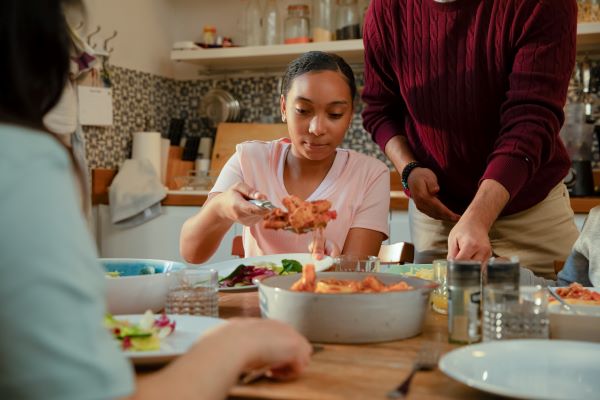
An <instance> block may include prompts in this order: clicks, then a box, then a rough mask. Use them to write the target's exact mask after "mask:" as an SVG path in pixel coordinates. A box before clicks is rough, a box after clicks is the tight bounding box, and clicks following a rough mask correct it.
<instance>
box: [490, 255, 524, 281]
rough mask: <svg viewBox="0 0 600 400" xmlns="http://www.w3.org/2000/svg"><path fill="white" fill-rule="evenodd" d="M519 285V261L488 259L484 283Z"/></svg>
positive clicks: (515, 259)
mask: <svg viewBox="0 0 600 400" xmlns="http://www.w3.org/2000/svg"><path fill="white" fill-rule="evenodd" d="M510 282H512V283H516V284H517V285H518V283H519V260H518V259H517V258H514V259H512V260H503V259H499V258H495V257H493V258H490V260H489V261H488V264H487V267H486V278H485V279H484V283H488V284H491V283H510Z"/></svg>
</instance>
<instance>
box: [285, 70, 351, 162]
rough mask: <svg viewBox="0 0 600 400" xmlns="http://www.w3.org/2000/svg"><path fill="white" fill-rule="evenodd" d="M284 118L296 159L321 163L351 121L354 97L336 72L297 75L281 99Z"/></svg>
mask: <svg viewBox="0 0 600 400" xmlns="http://www.w3.org/2000/svg"><path fill="white" fill-rule="evenodd" d="M281 115H283V116H284V118H285V120H286V121H287V125H288V132H289V135H290V138H291V141H292V149H293V151H294V155H295V156H296V157H300V158H305V159H308V160H314V161H321V160H325V159H327V158H328V157H331V156H332V155H333V154H334V153H335V149H336V147H338V145H339V144H340V143H342V140H344V135H345V134H346V130H347V129H348V126H349V125H350V121H351V120H352V115H353V108H352V95H351V92H350V86H349V85H348V83H347V81H346V79H345V77H344V75H343V74H342V73H341V72H337V71H316V72H308V73H305V74H302V75H300V76H297V77H296V78H294V80H293V81H292V85H291V87H290V90H289V92H288V94H287V97H284V96H281Z"/></svg>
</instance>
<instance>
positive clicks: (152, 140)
mask: <svg viewBox="0 0 600 400" xmlns="http://www.w3.org/2000/svg"><path fill="white" fill-rule="evenodd" d="M160 156H161V137H160V133H159V132H134V134H133V148H132V149H131V158H132V159H133V160H142V159H144V158H146V159H148V160H150V162H151V163H152V166H153V167H154V170H155V171H156V176H157V177H158V178H159V179H160V176H161V164H160Z"/></svg>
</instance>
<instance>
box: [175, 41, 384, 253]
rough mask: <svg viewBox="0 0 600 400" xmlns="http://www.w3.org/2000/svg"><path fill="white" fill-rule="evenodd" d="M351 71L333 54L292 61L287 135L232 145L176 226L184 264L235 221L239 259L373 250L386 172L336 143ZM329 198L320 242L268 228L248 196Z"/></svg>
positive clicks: (347, 113) (352, 90)
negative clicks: (329, 215)
mask: <svg viewBox="0 0 600 400" xmlns="http://www.w3.org/2000/svg"><path fill="white" fill-rule="evenodd" d="M355 94H356V84H355V81H354V74H353V72H352V69H351V68H350V66H348V64H347V63H346V62H345V61H344V60H343V59H342V58H341V57H339V56H337V55H334V54H329V53H323V52H309V53H306V54H303V55H302V56H300V57H298V58H297V59H296V60H294V61H292V62H291V63H290V64H289V66H288V69H287V72H286V74H285V76H284V78H283V82H282V93H281V100H280V101H281V115H282V120H283V121H284V122H287V126H288V133H289V138H286V139H280V140H276V141H272V142H259V141H252V142H244V143H241V144H239V145H238V146H237V148H236V153H235V154H234V155H233V156H232V157H231V158H230V159H229V161H228V162H227V164H226V165H225V167H224V168H223V170H222V171H221V174H220V175H219V178H218V179H217V182H216V184H215V186H214V187H213V189H212V190H211V193H210V194H209V197H208V200H207V201H206V203H205V204H204V206H203V207H202V210H201V211H200V212H199V213H198V214H196V215H195V216H193V217H191V218H190V219H188V220H187V221H186V222H185V224H184V225H183V228H182V231H181V244H180V248H181V253H182V255H183V257H184V258H185V260H186V261H188V262H191V263H201V262H204V261H206V260H208V259H209V258H210V256H211V255H212V254H213V253H214V252H215V251H216V250H217V248H218V246H219V244H220V242H221V240H222V239H223V237H224V236H225V234H226V233H227V231H228V230H229V229H230V228H231V226H232V224H233V223H235V222H239V223H241V224H243V225H244V231H243V242H244V251H245V253H246V256H255V255H264V254H276V253H298V252H306V251H309V250H312V251H313V252H316V253H321V254H329V255H334V256H335V255H338V254H340V252H341V253H344V254H354V255H359V256H366V255H377V254H378V252H379V247H380V246H381V242H382V241H383V240H385V239H386V238H387V234H388V212H389V201H390V178H389V170H388V168H387V166H386V165H385V164H384V163H382V162H381V161H379V160H377V159H375V158H372V157H369V156H366V155H363V154H360V153H357V152H355V151H352V150H345V149H338V148H337V147H338V146H339V145H340V144H341V143H342V141H343V139H344V136H345V134H346V131H347V130H348V127H349V125H350V123H351V121H352V117H353V115H354V107H353V99H354V97H355ZM289 195H296V196H298V197H300V198H301V199H303V200H309V201H312V200H320V199H327V200H329V201H331V203H332V207H331V209H332V210H335V211H337V215H338V217H337V219H335V220H333V221H330V222H329V224H328V225H327V228H326V229H325V235H324V236H325V239H326V240H325V242H322V243H319V242H316V243H313V235H312V234H310V233H309V234H302V235H299V234H296V233H293V232H288V231H281V230H277V231H275V230H269V229H265V228H264V227H263V226H262V218H263V215H264V214H265V213H266V211H265V210H263V209H261V208H259V207H257V206H255V205H253V204H251V203H249V202H248V199H268V200H270V201H271V202H272V203H273V204H274V205H275V206H276V207H281V208H284V207H283V205H282V202H281V200H282V199H283V198H284V197H287V196H289Z"/></svg>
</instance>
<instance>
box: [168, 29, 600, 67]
mask: <svg viewBox="0 0 600 400" xmlns="http://www.w3.org/2000/svg"><path fill="white" fill-rule="evenodd" d="M577 46H578V48H579V50H582V51H586V50H589V49H590V48H592V47H595V48H598V47H599V46H600V22H586V23H581V24H578V25H577ZM311 50H319V51H327V52H332V53H336V54H338V55H340V56H342V57H344V58H345V59H346V61H348V62H349V63H350V64H362V63H363V53H364V48H363V42H362V39H355V40H339V41H333V42H316V43H300V44H278V45H273V46H249V47H229V48H222V49H202V48H198V49H195V50H173V51H172V52H171V60H173V61H181V62H186V63H191V64H195V65H198V66H200V67H201V68H202V69H204V70H246V69H248V70H251V69H259V68H261V69H264V68H277V69H281V67H283V66H285V65H286V64H287V63H288V62H290V61H291V60H293V59H294V58H296V57H297V56H299V55H300V54H302V53H305V52H307V51H311Z"/></svg>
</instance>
